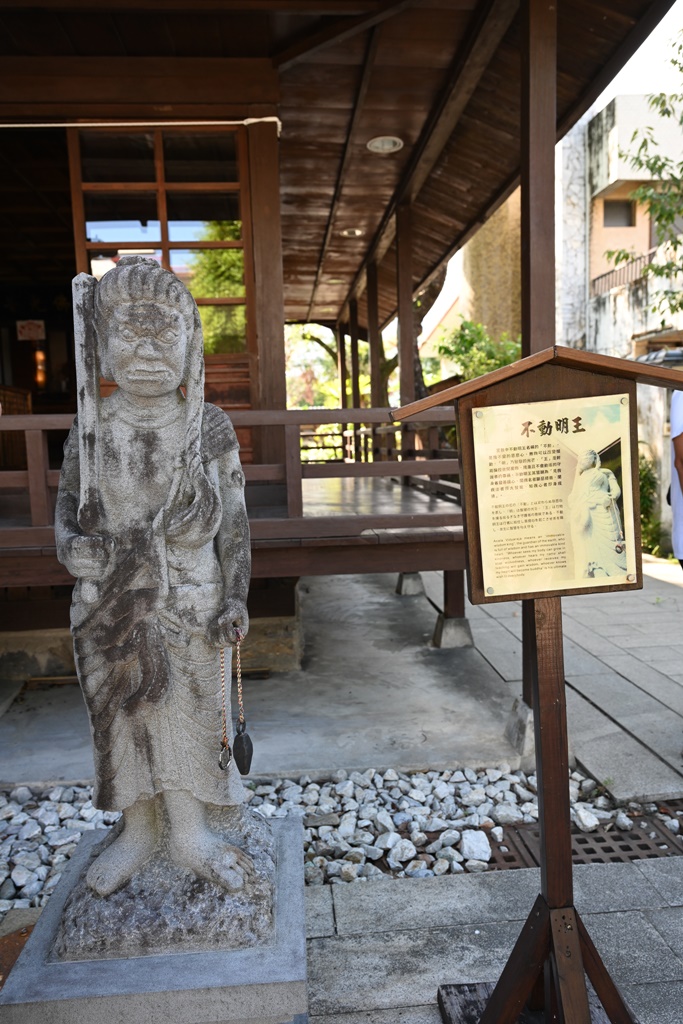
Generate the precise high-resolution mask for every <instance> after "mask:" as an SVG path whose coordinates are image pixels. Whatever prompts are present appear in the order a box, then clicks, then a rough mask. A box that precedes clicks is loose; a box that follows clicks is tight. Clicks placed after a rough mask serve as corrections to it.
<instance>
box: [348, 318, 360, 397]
mask: <svg viewBox="0 0 683 1024" xmlns="http://www.w3.org/2000/svg"><path fill="white" fill-rule="evenodd" d="M349 337H350V341H351V407H352V408H353V409H360V360H359V357H358V302H357V301H356V299H351V301H350V303H349Z"/></svg>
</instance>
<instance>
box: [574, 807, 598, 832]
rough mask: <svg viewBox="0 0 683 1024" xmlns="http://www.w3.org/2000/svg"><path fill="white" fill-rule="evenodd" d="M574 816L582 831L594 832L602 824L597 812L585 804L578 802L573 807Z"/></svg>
mask: <svg viewBox="0 0 683 1024" xmlns="http://www.w3.org/2000/svg"><path fill="white" fill-rule="evenodd" d="M572 816H573V818H574V821H575V822H576V824H577V825H578V826H579V828H580V829H581V831H582V832H592V831H594V829H596V828H597V827H598V826H599V824H600V821H599V820H598V818H596V816H595V814H593V812H592V811H591V810H589V808H588V807H586V806H585V805H583V804H577V805H576V806H575V807H574V808H573V811H572Z"/></svg>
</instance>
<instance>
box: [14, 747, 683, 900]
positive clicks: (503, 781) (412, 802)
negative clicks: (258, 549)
mask: <svg viewBox="0 0 683 1024" xmlns="http://www.w3.org/2000/svg"><path fill="white" fill-rule="evenodd" d="M246 786H247V789H248V795H249V802H250V805H251V806H252V807H253V808H255V809H256V811H257V812H258V813H259V814H262V815H263V816H264V817H266V818H280V817H285V816H286V815H288V814H294V815H300V816H302V817H303V824H304V874H305V879H306V883H307V884H308V885H323V884H327V883H329V884H341V883H350V882H365V881H372V880H376V879H384V878H387V877H398V878H428V877H432V876H434V875H445V874H458V873H461V872H477V871H486V870H487V869H488V867H489V862H490V860H491V856H492V846H491V843H492V841H493V842H494V843H496V844H498V848H499V849H502V850H503V851H504V850H505V847H504V846H502V847H501V846H500V844H501V843H503V840H504V833H503V829H504V827H506V826H515V825H519V824H523V823H533V822H536V821H537V819H538V799H537V792H536V777H535V775H533V774H529V775H527V774H525V773H524V772H523V771H514V772H513V771H511V770H510V766H509V765H508V764H499V765H498V766H497V767H496V768H485V769H479V770H475V769H473V768H463V769H461V770H457V771H450V770H449V771H428V772H416V773H412V774H406V773H404V772H400V771H395V770H394V769H392V768H390V769H389V770H388V771H385V772H383V773H382V772H378V771H375V769H374V768H369V769H368V770H367V771H365V772H350V773H349V772H346V771H337V772H333V773H331V775H330V776H329V777H328V778H326V779H320V780H318V781H314V780H313V779H311V778H310V777H309V776H303V777H301V778H298V779H296V780H293V779H285V778H283V779H272V780H270V781H267V782H263V783H258V782H252V781H251V780H249V781H247V782H246ZM569 793H570V800H571V815H572V820H573V822H574V823H575V824H576V825H577V826H578V827H579V828H580V829H581V830H582V831H584V832H591V831H593V830H595V829H596V828H598V827H600V826H607V827H613V828H616V829H621V830H624V831H626V830H630V829H631V828H633V825H634V822H633V819H634V818H637V817H640V816H641V815H642V814H655V815H657V817H658V818H659V819H660V820H661V821H662V823H663V824H664V825H665V826H666V827H667V828H668V829H669V831H670V832H671V833H672V835H674V836H679V834H680V833H681V818H682V817H683V811H679V812H677V813H676V814H674V815H669V814H666V813H663V812H662V811H660V810H659V808H658V807H657V805H656V804H645V805H641V804H637V803H630V804H628V806H627V807H618V806H615V804H614V802H613V801H612V799H611V798H610V796H609V795H608V794H607V793H606V792H605V791H604V790H603V789H602V788H601V787H600V785H599V784H598V783H597V782H596V781H595V780H594V779H591V778H588V777H586V776H585V775H584V774H582V773H581V772H578V771H574V772H572V773H571V775H570V777H569ZM91 795H92V790H91V788H90V787H89V786H56V787H53V788H51V789H49V790H39V789H37V788H36V787H33V788H29V787H27V786H18V787H16V788H15V789H12V790H11V791H0V917H1V916H2V915H3V914H4V913H6V912H7V911H8V910H10V909H12V908H13V907H15V908H16V907H41V906H44V904H45V903H46V902H47V900H48V899H49V896H50V893H51V892H52V891H53V889H54V887H55V885H56V884H57V882H58V881H59V878H60V876H61V873H62V871H63V869H64V865H65V863H66V861H67V860H68V859H69V857H70V856H71V854H72V853H73V851H74V850H75V849H76V845H77V843H78V840H79V839H80V837H81V835H82V834H83V832H85V831H90V830H92V829H106V828H109V827H110V826H111V825H113V824H114V822H116V821H117V820H118V818H119V815H118V813H114V812H109V811H104V812H103V811H99V810H97V809H96V808H94V807H93V805H92V802H91ZM643 824H644V823H643ZM652 838H654V833H653V835H652Z"/></svg>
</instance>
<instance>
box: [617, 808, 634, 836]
mask: <svg viewBox="0 0 683 1024" xmlns="http://www.w3.org/2000/svg"><path fill="white" fill-rule="evenodd" d="M614 824H615V825H616V827H617V828H618V829H620V830H621V831H622V832H629V831H630V830H631V829H632V828H633V821H632V819H631V818H629V816H628V814H626V812H625V811H617V816H616V818H615V819H614Z"/></svg>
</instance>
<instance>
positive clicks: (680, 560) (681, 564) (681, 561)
mask: <svg viewBox="0 0 683 1024" xmlns="http://www.w3.org/2000/svg"><path fill="white" fill-rule="evenodd" d="M678 561H679V562H680V566H681V569H683V558H679V559H678Z"/></svg>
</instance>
